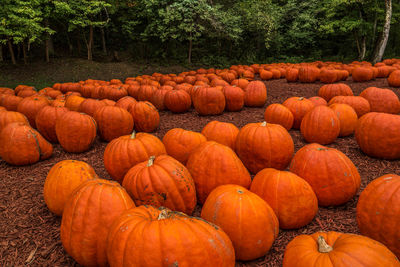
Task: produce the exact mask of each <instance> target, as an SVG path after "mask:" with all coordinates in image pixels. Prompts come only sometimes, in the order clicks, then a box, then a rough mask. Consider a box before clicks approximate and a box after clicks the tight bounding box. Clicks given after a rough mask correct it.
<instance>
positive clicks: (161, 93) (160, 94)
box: [150, 89, 169, 110]
mask: <svg viewBox="0 0 400 267" xmlns="http://www.w3.org/2000/svg"><path fill="white" fill-rule="evenodd" d="M168 91H169V90H165V89H159V90H156V91H155V92H154V94H153V95H152V96H151V99H150V102H151V103H152V104H153V105H154V106H155V107H156V108H157V109H158V110H165V109H166V106H165V101H164V100H165V95H166V94H167V92H168Z"/></svg>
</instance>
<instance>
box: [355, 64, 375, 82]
mask: <svg viewBox="0 0 400 267" xmlns="http://www.w3.org/2000/svg"><path fill="white" fill-rule="evenodd" d="M352 77H353V81H355V82H367V81H370V80H372V79H373V78H374V72H373V68H369V67H357V68H355V69H354V70H353V72H352Z"/></svg>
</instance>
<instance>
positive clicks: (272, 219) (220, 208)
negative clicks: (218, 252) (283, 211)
mask: <svg viewBox="0 0 400 267" xmlns="http://www.w3.org/2000/svg"><path fill="white" fill-rule="evenodd" d="M201 217H202V218H203V219H205V220H207V221H210V222H212V223H215V224H216V225H218V226H220V227H221V228H222V230H224V232H226V233H227V234H228V236H229V238H230V239H231V240H232V243H233V247H234V248H235V256H236V259H237V260H253V259H256V258H259V257H261V256H263V255H265V254H266V253H267V252H268V250H269V249H270V248H271V246H272V243H273V242H274V240H275V238H276V237H277V236H278V233H279V222H278V219H277V218H276V215H275V213H274V211H273V210H272V209H271V207H270V206H269V205H268V204H267V203H266V202H265V201H264V200H263V199H262V198H260V197H259V196H257V195H256V194H254V193H252V192H250V191H249V190H247V189H246V188H244V187H242V186H239V185H233V184H228V185H221V186H218V187H217V188H215V189H214V190H213V191H212V192H211V193H210V195H209V196H208V197H207V200H206V202H205V203H204V205H203V208H202V209H201Z"/></svg>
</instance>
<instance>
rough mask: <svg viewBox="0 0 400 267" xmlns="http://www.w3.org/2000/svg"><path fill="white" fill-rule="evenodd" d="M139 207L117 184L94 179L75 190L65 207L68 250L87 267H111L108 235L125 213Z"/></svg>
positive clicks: (62, 229) (63, 223)
mask: <svg viewBox="0 0 400 267" xmlns="http://www.w3.org/2000/svg"><path fill="white" fill-rule="evenodd" d="M133 207H135V204H134V203H133V201H132V199H131V198H130V197H129V195H128V193H126V191H125V190H124V189H123V188H122V187H121V186H120V185H119V184H118V183H116V182H112V181H108V180H104V179H94V180H89V181H86V182H85V183H83V184H81V185H80V186H79V187H77V188H76V189H75V191H74V192H73V193H72V194H71V196H70V197H69V198H68V200H67V202H66V203H65V206H64V211H63V215H62V220H61V227H60V236H61V243H62V245H63V247H64V249H65V251H66V252H67V253H68V254H69V255H70V256H71V257H72V258H74V259H75V260H76V261H77V262H78V263H79V264H80V265H83V266H107V234H108V231H109V228H110V227H111V224H112V223H113V221H114V220H115V219H117V218H118V217H119V216H120V215H121V214H122V213H123V212H124V211H125V210H127V209H130V208H133Z"/></svg>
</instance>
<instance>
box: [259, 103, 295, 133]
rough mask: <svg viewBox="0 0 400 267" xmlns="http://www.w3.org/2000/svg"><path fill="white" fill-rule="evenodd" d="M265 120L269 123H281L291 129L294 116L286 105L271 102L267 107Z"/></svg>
mask: <svg viewBox="0 0 400 267" xmlns="http://www.w3.org/2000/svg"><path fill="white" fill-rule="evenodd" d="M264 120H265V121H266V122H267V123H272V124H279V125H281V126H283V127H284V128H285V129H286V130H288V131H289V130H290V129H291V128H292V126H293V121H294V117H293V114H292V112H291V111H290V110H289V109H288V108H287V107H285V106H284V105H281V104H271V105H269V106H268V107H267V108H266V109H265V112H264Z"/></svg>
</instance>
